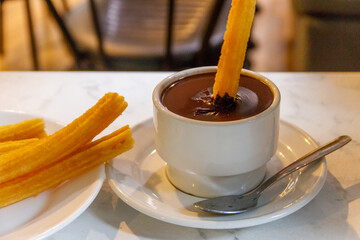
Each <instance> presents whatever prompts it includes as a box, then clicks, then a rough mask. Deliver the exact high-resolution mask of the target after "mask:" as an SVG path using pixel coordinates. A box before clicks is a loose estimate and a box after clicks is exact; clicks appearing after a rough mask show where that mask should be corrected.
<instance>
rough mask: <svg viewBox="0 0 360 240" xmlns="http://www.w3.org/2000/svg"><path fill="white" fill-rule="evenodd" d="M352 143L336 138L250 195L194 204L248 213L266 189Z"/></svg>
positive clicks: (206, 208) (214, 210)
mask: <svg viewBox="0 0 360 240" xmlns="http://www.w3.org/2000/svg"><path fill="white" fill-rule="evenodd" d="M350 141H351V138H350V137H349V136H341V137H338V138H336V139H335V140H333V141H332V142H330V143H328V144H326V145H323V146H321V147H319V148H317V149H315V150H314V151H313V152H310V153H308V154H306V155H305V156H303V157H301V158H299V159H298V160H297V161H295V162H293V163H292V164H290V165H289V166H287V167H285V168H284V169H282V170H280V171H279V172H278V173H276V174H275V175H274V176H272V177H271V178H269V179H268V180H266V181H265V182H263V183H262V184H260V185H259V186H258V187H256V188H255V189H253V190H252V191H250V192H248V193H245V194H242V195H230V196H223V197H216V198H210V199H207V200H203V201H200V202H196V203H194V206H195V207H196V208H198V209H200V210H203V211H205V212H212V213H217V214H238V213H242V212H245V211H248V210H250V209H252V208H254V207H255V206H256V205H257V202H258V199H259V197H260V195H261V193H262V192H263V191H264V190H265V189H266V188H268V187H269V186H271V185H272V184H274V183H275V182H277V181H278V180H280V179H282V178H283V177H285V176H287V175H289V174H290V173H293V172H295V171H297V170H299V169H300V168H303V167H305V166H307V165H309V164H310V163H313V162H315V161H316V160H318V159H320V158H321V157H324V156H325V155H327V154H329V153H331V152H333V151H335V150H337V149H338V148H341V147H342V146H344V145H345V144H347V143H348V142H350Z"/></svg>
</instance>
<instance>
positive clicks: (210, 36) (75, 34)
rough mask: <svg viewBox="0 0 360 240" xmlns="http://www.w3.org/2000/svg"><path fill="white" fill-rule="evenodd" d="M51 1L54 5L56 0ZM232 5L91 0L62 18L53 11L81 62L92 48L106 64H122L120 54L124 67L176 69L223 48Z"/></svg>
mask: <svg viewBox="0 0 360 240" xmlns="http://www.w3.org/2000/svg"><path fill="white" fill-rule="evenodd" d="M46 2H47V3H48V6H49V9H51V8H53V5H52V3H51V0H46ZM230 4H231V1H224V0H197V1H193V0H177V1H175V0H151V1H149V0H101V1H94V0H87V1H86V2H84V3H83V4H81V5H79V6H77V7H75V8H74V9H70V11H69V12H68V14H66V15H65V16H63V18H62V17H61V16H59V15H58V14H57V13H56V9H52V10H51V11H52V12H53V13H54V16H55V18H56V19H57V21H58V23H59V26H61V29H62V31H63V33H64V35H65V36H66V39H67V40H68V42H69V46H70V48H71V50H72V52H73V53H74V54H75V55H76V56H75V57H76V59H77V60H79V61H83V60H84V56H88V55H89V52H90V53H97V55H98V56H99V57H100V59H101V60H102V62H103V63H104V66H105V67H106V68H107V69H119V68H118V67H117V66H115V67H114V62H116V60H119V59H120V61H121V60H122V64H120V66H119V67H120V69H123V68H121V66H122V65H123V64H126V63H127V62H128V61H133V60H134V61H140V63H142V64H140V65H141V67H142V68H144V67H145V68H146V66H148V65H149V64H150V65H151V63H155V64H154V65H157V67H155V66H154V67H152V68H151V69H148V70H163V69H165V70H171V69H176V68H179V66H180V67H181V66H183V65H182V64H183V62H185V64H188V63H190V62H191V65H192V66H194V65H203V64H206V62H207V60H209V53H211V50H212V49H215V48H216V47H218V49H220V48H219V46H221V43H222V40H223V34H224V32H225V28H226V19H227V14H228V10H229V9H230ZM51 5H52V6H51ZM56 15H58V16H57V17H56ZM83 50H86V51H83ZM84 52H86V54H84ZM217 58H218V56H217V57H216V59H217ZM78 65H79V66H80V65H81V63H80V64H78ZM139 70H144V69H139ZM145 70H147V69H145Z"/></svg>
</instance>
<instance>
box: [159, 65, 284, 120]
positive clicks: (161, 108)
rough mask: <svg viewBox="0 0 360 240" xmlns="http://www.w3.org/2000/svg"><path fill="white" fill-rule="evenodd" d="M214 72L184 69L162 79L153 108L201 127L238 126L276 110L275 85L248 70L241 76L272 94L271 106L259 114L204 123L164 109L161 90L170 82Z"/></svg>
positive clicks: (212, 68) (214, 67) (277, 93)
mask: <svg viewBox="0 0 360 240" xmlns="http://www.w3.org/2000/svg"><path fill="white" fill-rule="evenodd" d="M216 71H217V66H205V67H196V68H190V69H186V70H183V71H179V72H176V73H174V74H171V75H170V76H168V77H166V78H165V79H163V80H162V81H160V82H159V83H158V84H157V85H156V87H155V88H154V91H153V94H152V100H153V104H154V106H155V107H156V108H157V109H158V110H159V111H162V112H163V113H165V114H166V115H167V116H169V117H171V118H174V119H177V120H179V121H185V122H188V123H192V124H201V125H232V124H238V123H241V122H249V121H254V120H256V119H259V118H262V117H264V116H266V115H268V114H270V113H272V112H273V111H275V110H276V109H277V108H278V106H279V105H280V99H281V95H280V91H279V89H278V87H277V86H276V85H275V83H273V82H272V81H271V80H269V79H268V78H266V77H265V76H263V75H261V74H259V73H256V72H253V71H251V70H248V69H242V71H241V75H244V76H248V77H251V78H254V79H257V80H259V81H261V82H263V83H264V84H266V85H267V86H268V87H269V88H270V90H271V91H272V92H273V94H274V99H273V102H272V103H271V105H270V106H269V107H268V108H266V109H265V110H264V111H262V112H261V113H259V114H256V115H254V116H251V117H247V118H244V119H238V120H232V121H204V120H197V119H191V118H187V117H184V116H181V115H179V114H176V113H174V112H172V111H170V110H169V109H168V108H166V107H165V106H164V105H163V104H162V102H161V94H162V92H163V90H164V89H165V88H166V87H167V86H169V84H171V83H172V82H175V81H177V80H180V79H183V78H185V77H188V76H193V75H198V74H204V73H213V72H216Z"/></svg>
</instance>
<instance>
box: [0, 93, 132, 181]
mask: <svg viewBox="0 0 360 240" xmlns="http://www.w3.org/2000/svg"><path fill="white" fill-rule="evenodd" d="M126 107H127V103H126V102H125V101H124V98H123V97H121V96H119V95H118V94H117V93H107V94H105V96H104V97H102V98H101V99H100V100H99V101H98V102H97V103H96V104H95V105H94V106H93V107H92V108H90V109H89V110H87V111H86V112H85V113H84V114H83V115H81V116H80V117H79V118H77V119H75V120H74V121H73V122H72V123H70V124H69V125H67V126H66V127H64V128H63V129H61V130H59V131H57V132H56V133H54V134H52V135H50V136H47V137H44V138H42V139H40V140H39V141H37V142H34V143H30V144H28V145H26V146H24V147H21V148H20V149H18V150H16V151H10V152H7V153H4V154H1V155H0V184H1V183H4V182H7V181H10V180H12V179H15V178H17V177H19V176H22V175H26V174H29V173H31V172H33V171H36V170H37V169H39V168H42V167H44V166H46V165H49V164H52V163H54V162H56V161H58V160H59V159H61V158H63V157H65V156H66V155H69V154H70V153H72V152H74V151H76V150H77V149H78V148H80V147H81V146H82V145H84V144H86V143H88V142H90V141H91V140H92V139H93V138H94V137H95V136H96V135H98V134H99V133H100V132H101V131H102V130H104V129H105V128H106V127H107V126H108V125H109V124H110V123H111V122H113V121H114V120H115V119H116V118H117V117H118V116H119V115H120V114H121V113H122V112H123V111H124V110H125V108H126Z"/></svg>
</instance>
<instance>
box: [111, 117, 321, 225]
mask: <svg viewBox="0 0 360 240" xmlns="http://www.w3.org/2000/svg"><path fill="white" fill-rule="evenodd" d="M148 124H152V118H150V119H146V120H144V121H142V122H140V123H138V124H137V125H135V126H134V127H133V128H132V131H133V132H135V131H138V129H141V128H142V127H143V126H144V125H148ZM282 124H284V125H287V126H288V127H290V128H292V129H293V130H294V131H296V132H298V133H299V134H300V135H301V136H302V137H304V138H306V139H307V140H308V141H309V145H311V146H312V147H313V148H316V147H318V146H319V145H318V144H317V142H316V141H315V140H314V139H313V138H312V137H311V136H310V135H309V134H308V133H306V132H305V131H304V130H302V129H301V128H299V127H297V126H295V125H293V124H291V123H289V122H287V121H284V120H280V125H282ZM279 140H280V139H279ZM114 160H116V159H113V160H112V161H114ZM110 165H111V164H108V165H106V168H105V171H106V178H107V180H108V183H109V185H110V187H111V189H112V190H113V191H114V192H115V193H116V195H117V196H118V197H119V198H120V199H121V200H122V201H124V202H125V203H126V204H127V205H129V206H130V207H132V208H134V209H135V210H137V211H139V212H141V213H143V214H145V215H147V216H149V217H152V218H155V219H157V220H160V221H163V222H167V223H171V224H175V225H179V226H184V227H191V228H201V229H235V228H244V227H251V226H256V225H260V224H264V223H268V222H272V221H275V220H278V219H281V218H283V217H286V216H288V215H290V214H292V213H294V212H296V211H298V210H299V209H301V208H302V207H304V206H305V205H307V204H308V203H309V202H310V201H311V200H312V199H313V198H314V197H315V196H316V195H317V194H318V193H319V192H320V190H321V189H322V187H323V185H324V183H325V181H326V176H327V164H326V161H325V158H324V157H323V158H322V159H321V161H319V162H317V163H314V164H313V167H314V168H315V166H316V165H317V166H316V170H317V169H320V174H319V176H316V178H317V179H316V181H315V183H314V184H313V185H312V186H313V189H312V191H310V192H307V193H304V194H303V195H301V197H299V198H297V199H296V200H295V201H293V202H291V206H284V207H285V208H282V209H276V210H274V211H271V212H268V213H266V214H263V215H261V216H258V217H256V216H254V217H251V218H244V219H232V217H231V216H230V215H229V216H223V218H221V220H219V219H217V218H214V220H209V219H202V218H201V216H200V217H198V218H196V219H193V216H189V215H186V214H180V213H177V214H176V215H173V216H172V217H170V216H169V215H168V214H167V215H164V214H163V211H154V209H151V208H149V207H147V206H146V205H144V204H143V202H141V201H139V200H138V199H136V198H135V199H132V198H131V196H128V194H126V193H123V192H122V191H121V189H119V188H118V186H117V184H116V182H115V181H114V179H112V178H111V173H110V172H111V166H110ZM314 171H315V170H314ZM175 191H179V192H181V191H180V190H178V189H175ZM184 194H186V193H184ZM186 195H187V196H188V197H192V198H194V202H195V201H197V200H201V199H203V198H200V197H196V196H192V195H189V194H186ZM170 205H171V204H170ZM184 207H186V206H184ZM180 215H181V218H179V217H177V216H180ZM232 216H234V215H232ZM189 217H191V218H189ZM224 218H227V219H224Z"/></svg>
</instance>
